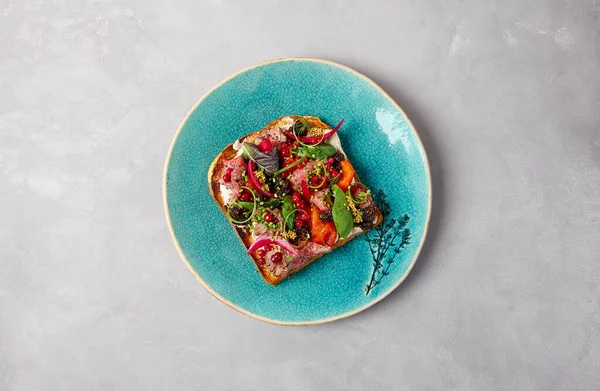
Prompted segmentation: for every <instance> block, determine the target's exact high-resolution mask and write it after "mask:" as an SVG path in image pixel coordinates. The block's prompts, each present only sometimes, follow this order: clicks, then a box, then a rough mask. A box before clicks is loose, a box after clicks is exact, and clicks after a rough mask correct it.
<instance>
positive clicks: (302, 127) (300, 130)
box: [292, 118, 311, 137]
mask: <svg viewBox="0 0 600 391" xmlns="http://www.w3.org/2000/svg"><path fill="white" fill-rule="evenodd" d="M310 127H311V125H310V122H308V121H307V120H306V119H304V118H298V119H297V120H296V121H295V122H294V125H292V133H293V134H295V135H296V136H297V137H304V136H306V134H307V133H308V129H310Z"/></svg>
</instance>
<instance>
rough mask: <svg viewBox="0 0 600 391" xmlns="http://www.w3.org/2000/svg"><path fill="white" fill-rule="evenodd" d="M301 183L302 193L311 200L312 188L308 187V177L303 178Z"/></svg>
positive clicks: (307, 199) (306, 198)
mask: <svg viewBox="0 0 600 391" xmlns="http://www.w3.org/2000/svg"><path fill="white" fill-rule="evenodd" d="M300 185H301V186H302V195H303V196H304V199H305V200H306V201H310V190H309V189H308V184H307V183H306V179H302V182H300Z"/></svg>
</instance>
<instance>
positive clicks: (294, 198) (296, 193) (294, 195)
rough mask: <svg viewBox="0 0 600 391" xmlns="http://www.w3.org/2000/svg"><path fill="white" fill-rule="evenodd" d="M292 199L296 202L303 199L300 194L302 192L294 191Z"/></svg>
mask: <svg viewBox="0 0 600 391" xmlns="http://www.w3.org/2000/svg"><path fill="white" fill-rule="evenodd" d="M292 201H294V203H296V202H298V201H302V196H301V195H300V193H298V192H297V191H295V192H293V193H292Z"/></svg>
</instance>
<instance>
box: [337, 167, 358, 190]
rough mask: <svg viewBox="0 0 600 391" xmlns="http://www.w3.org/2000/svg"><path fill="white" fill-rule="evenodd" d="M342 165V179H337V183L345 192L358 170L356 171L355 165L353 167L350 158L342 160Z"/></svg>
mask: <svg viewBox="0 0 600 391" xmlns="http://www.w3.org/2000/svg"><path fill="white" fill-rule="evenodd" d="M340 166H342V172H341V174H340V179H338V181H337V185H338V186H339V187H340V189H342V191H343V192H344V193H345V192H346V190H348V187H349V186H350V184H351V183H352V178H354V174H355V173H356V172H355V171H354V167H352V164H350V161H348V159H345V160H342V161H341V162H340Z"/></svg>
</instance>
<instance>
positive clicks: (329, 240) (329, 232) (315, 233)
mask: <svg viewBox="0 0 600 391" xmlns="http://www.w3.org/2000/svg"><path fill="white" fill-rule="evenodd" d="M319 214H320V211H319V208H317V207H316V206H315V205H312V207H311V210H310V235H311V237H312V239H313V240H314V241H315V242H317V243H319V244H322V245H325V246H329V247H333V245H334V244H335V239H337V231H336V230H335V225H334V224H333V221H329V222H327V223H324V222H322V221H321V219H320V218H319Z"/></svg>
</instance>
